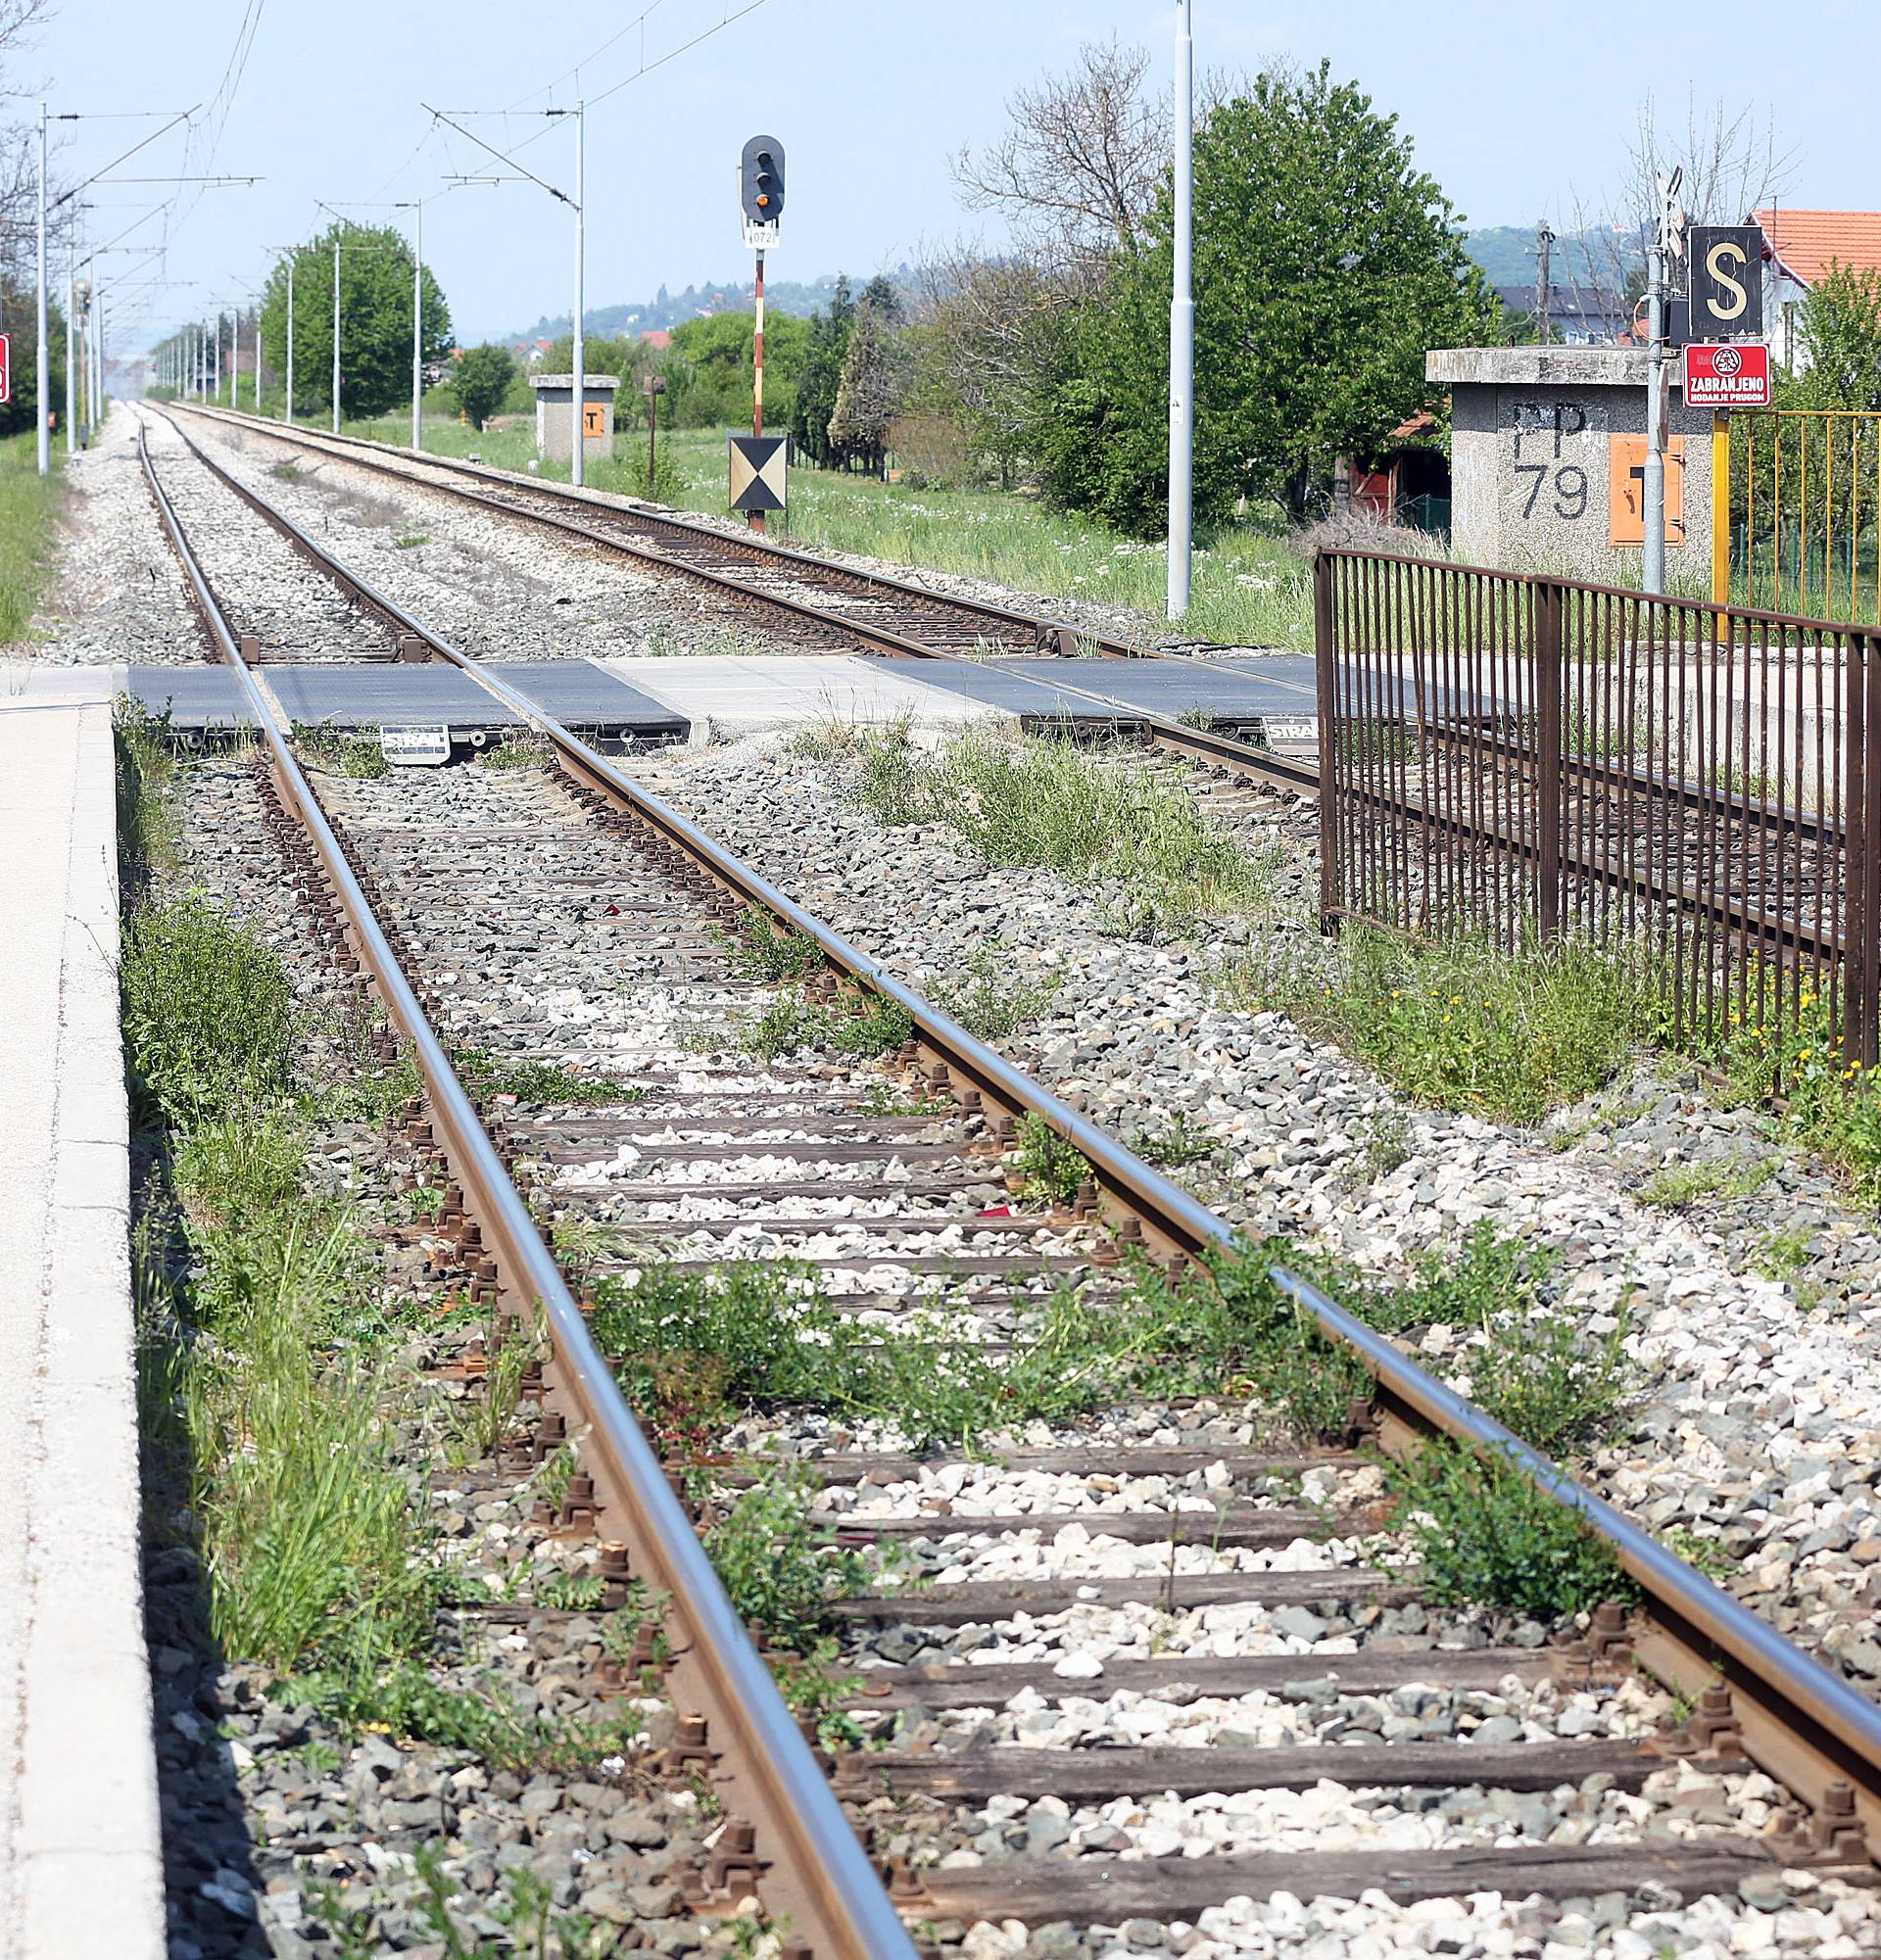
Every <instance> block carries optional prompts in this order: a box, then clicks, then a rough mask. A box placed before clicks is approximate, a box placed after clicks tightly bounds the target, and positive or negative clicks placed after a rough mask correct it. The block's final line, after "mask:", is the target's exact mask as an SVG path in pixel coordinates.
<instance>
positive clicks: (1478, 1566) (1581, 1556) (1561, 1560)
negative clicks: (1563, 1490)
mask: <svg viewBox="0 0 1881 1960" xmlns="http://www.w3.org/2000/svg"><path fill="white" fill-rule="evenodd" d="M1386 1476H1387V1478H1388V1480H1389V1482H1390V1485H1391V1487H1392V1489H1393V1490H1394V1491H1395V1492H1396V1493H1397V1495H1398V1497H1399V1498H1400V1499H1401V1500H1402V1511H1401V1515H1400V1518H1399V1520H1398V1522H1399V1525H1400V1528H1402V1529H1403V1530H1405V1531H1406V1532H1407V1533H1408V1535H1409V1539H1410V1544H1411V1550H1412V1554H1413V1562H1414V1563H1415V1564H1416V1565H1417V1567H1418V1568H1419V1572H1420V1581H1421V1586H1422V1589H1423V1592H1424V1593H1425V1594H1426V1595H1427V1597H1428V1598H1429V1599H1430V1600H1431V1601H1433V1602H1434V1603H1435V1604H1437V1605H1440V1606H1448V1605H1464V1604H1479V1605H1489V1606H1500V1607H1503V1608H1504V1609H1506V1610H1508V1611H1511V1612H1519V1613H1526V1614H1529V1615H1531V1616H1533V1617H1535V1618H1537V1619H1540V1620H1542V1621H1543V1622H1544V1623H1545V1622H1548V1621H1551V1620H1554V1619H1556V1618H1558V1617H1560V1616H1561V1615H1563V1614H1568V1613H1581V1612H1587V1611H1590V1610H1591V1609H1592V1608H1593V1607H1595V1606H1597V1605H1599V1604H1600V1602H1601V1601H1603V1600H1625V1599H1629V1598H1631V1597H1632V1595H1633V1593H1634V1592H1635V1591H1636V1590H1637V1589H1636V1588H1635V1587H1634V1585H1633V1583H1632V1581H1631V1580H1629V1579H1628V1578H1627V1576H1626V1574H1625V1573H1624V1572H1622V1571H1621V1570H1620V1566H1619V1561H1618V1559H1617V1558H1616V1557H1615V1555H1614V1554H1613V1552H1612V1550H1611V1549H1610V1548H1609V1546H1608V1545H1607V1543H1606V1541H1605V1540H1604V1539H1600V1538H1597V1537H1595V1536H1594V1534H1593V1533H1592V1532H1591V1531H1589V1530H1588V1529H1587V1527H1586V1526H1585V1525H1584V1524H1582V1523H1581V1521H1580V1519H1579V1517H1578V1516H1577V1515H1576V1514H1575V1513H1574V1512H1573V1511H1571V1510H1569V1509H1568V1507H1567V1506H1566V1505H1564V1504H1562V1503H1560V1502H1559V1501H1558V1500H1557V1499H1556V1498H1554V1497H1552V1496H1551V1495H1550V1494H1549V1493H1548V1492H1547V1491H1546V1490H1544V1489H1543V1488H1542V1487H1541V1485H1540V1484H1538V1483H1537V1482H1536V1481H1535V1480H1534V1479H1533V1478H1532V1477H1530V1476H1529V1475H1528V1474H1527V1473H1526V1472H1525V1471H1523V1470H1521V1469H1519V1467H1517V1466H1516V1465H1515V1464H1513V1463H1508V1462H1500V1461H1496V1460H1494V1459H1492V1458H1485V1457H1477V1456H1474V1455H1472V1454H1471V1452H1469V1451H1467V1450H1465V1449H1462V1448H1461V1447H1459V1446H1457V1445H1454V1444H1434V1443H1433V1444H1430V1445H1427V1446H1426V1447H1425V1448H1424V1449H1423V1450H1422V1451H1421V1452H1420V1453H1419V1454H1418V1455H1417V1456H1416V1457H1414V1458H1411V1459H1410V1460H1409V1461H1408V1462H1404V1463H1392V1464H1390V1465H1389V1466H1388V1468H1387V1470H1386Z"/></svg>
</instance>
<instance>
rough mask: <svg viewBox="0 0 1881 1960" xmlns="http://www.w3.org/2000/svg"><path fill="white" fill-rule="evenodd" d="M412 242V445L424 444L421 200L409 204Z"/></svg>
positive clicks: (419, 447) (415, 446) (422, 228)
mask: <svg viewBox="0 0 1881 1960" xmlns="http://www.w3.org/2000/svg"><path fill="white" fill-rule="evenodd" d="M412 210H413V212H414V213H415V218H414V221H413V225H412V244H411V447H412V448H413V449H414V450H421V449H423V447H424V421H423V401H424V200H423V199H422V198H418V199H417V200H416V201H415V202H414V203H413V205H412Z"/></svg>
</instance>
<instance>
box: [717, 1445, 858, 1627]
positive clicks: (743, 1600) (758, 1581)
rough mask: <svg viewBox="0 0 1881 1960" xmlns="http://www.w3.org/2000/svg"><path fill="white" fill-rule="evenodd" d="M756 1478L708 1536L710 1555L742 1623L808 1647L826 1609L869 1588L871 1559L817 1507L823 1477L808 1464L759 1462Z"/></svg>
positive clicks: (755, 1467) (822, 1623)
mask: <svg viewBox="0 0 1881 1960" xmlns="http://www.w3.org/2000/svg"><path fill="white" fill-rule="evenodd" d="M749 1467H750V1468H751V1469H752V1470H754V1471H755V1472H756V1481H754V1482H753V1483H751V1484H750V1485H748V1487H747V1488H746V1489H745V1490H743V1491H741V1492H740V1493H739V1495H738V1496H737V1498H735V1499H734V1500H733V1502H732V1504H731V1505H730V1506H729V1507H728V1508H727V1510H726V1511H725V1513H724V1515H723V1516H722V1517H720V1518H719V1519H718V1520H717V1521H716V1522H715V1523H714V1524H713V1525H712V1526H711V1528H710V1529H709V1530H708V1531H707V1532H706V1534H705V1552H706V1555H707V1556H708V1557H709V1558H710V1559H711V1561H712V1564H713V1566H714V1568H715V1569H716V1570H717V1572H718V1576H719V1578H720V1579H721V1580H723V1581H724V1584H725V1590H726V1592H727V1593H729V1594H730V1595H731V1600H732V1604H733V1605H734V1606H735V1607H736V1608H737V1609H738V1616H739V1618H740V1619H742V1620H746V1621H751V1620H755V1621H756V1622H757V1623H758V1624H759V1625H760V1626H762V1627H764V1628H765V1629H766V1630H767V1631H768V1632H769V1634H770V1635H771V1637H772V1639H773V1640H777V1641H781V1642H782V1643H784V1645H786V1646H787V1647H793V1648H796V1649H799V1650H808V1649H811V1648H813V1647H815V1646H816V1645H817V1643H818V1641H819V1639H820V1638H821V1636H822V1635H823V1634H824V1632H825V1620H826V1613H825V1608H826V1607H827V1606H828V1604H829V1602H830V1601H831V1600H833V1599H834V1598H836V1597H837V1595H838V1594H840V1593H852V1592H855V1591H856V1590H858V1589H859V1588H860V1587H861V1586H863V1585H864V1584H866V1582H867V1580H868V1578H869V1574H870V1563H869V1560H868V1559H867V1558H865V1557H863V1556H862V1555H861V1554H859V1553H855V1552H845V1551H842V1550H840V1549H839V1548H838V1546H837V1543H836V1531H835V1526H834V1524H833V1522H832V1521H831V1520H829V1519H827V1518H820V1517H818V1516H817V1515H815V1513H814V1512H813V1511H812V1509H811V1506H812V1504H813V1502H814V1500H815V1498H816V1495H817V1493H818V1491H819V1490H821V1488H822V1480H821V1479H820V1478H819V1477H818V1476H817V1474H816V1472H815V1471H814V1470H812V1469H810V1468H809V1467H808V1466H807V1465H800V1464H788V1463H777V1462H772V1461H768V1460H765V1459H761V1458H758V1459H753V1460H752V1462H751V1464H750V1466H749Z"/></svg>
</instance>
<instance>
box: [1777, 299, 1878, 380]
mask: <svg viewBox="0 0 1881 1960" xmlns="http://www.w3.org/2000/svg"><path fill="white" fill-rule="evenodd" d="M1797 333H1798V338H1799V339H1800V341H1801V343H1802V352H1803V355H1804V357H1805V359H1804V360H1803V361H1800V362H1799V363H1798V371H1797V373H1796V374H1795V376H1794V377H1793V379H1792V381H1791V383H1790V385H1789V386H1788V387H1787V388H1786V389H1785V390H1784V401H1783V406H1785V407H1786V408H1865V409H1871V410H1872V409H1881V270H1877V269H1875V268H1874V267H1873V266H1870V267H1868V268H1867V269H1866V270H1861V269H1857V267H1855V266H1850V265H1840V264H1837V265H1831V266H1830V267H1829V269H1828V271H1827V272H1825V273H1824V274H1823V275H1822V277H1821V278H1820V279H1818V280H1817V281H1816V282H1815V284H1814V285H1813V286H1812V287H1810V289H1809V295H1808V297H1807V298H1806V299H1805V300H1804V302H1803V309H1802V311H1801V313H1800V314H1799V315H1798V318H1797Z"/></svg>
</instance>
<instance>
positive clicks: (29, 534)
mask: <svg viewBox="0 0 1881 1960" xmlns="http://www.w3.org/2000/svg"><path fill="white" fill-rule="evenodd" d="M14 346H15V350H16V352H15V357H14V358H15V359H19V358H20V355H19V348H20V341H19V339H18V338H17V337H16V339H15V342H14ZM60 448H61V446H60V445H59V444H58V443H57V442H55V443H54V444H53V450H52V454H53V467H52V469H51V471H50V472H49V473H48V474H47V475H45V476H41V475H40V474H39V458H38V447H37V435H36V433H35V431H33V430H32V429H26V430H25V431H24V433H22V434H20V435H14V436H7V437H4V438H0V645H9V644H11V643H12V642H14V641H17V640H24V639H25V638H26V637H27V633H28V630H29V629H30V627H31V624H32V615H33V613H34V611H35V610H36V609H37V607H38V604H39V598H40V595H41V594H42V593H43V592H44V591H45V588H46V580H47V579H48V578H49V577H50V576H51V572H52V546H53V529H54V526H55V525H56V524H57V522H58V518H59V512H60V510H61V508H62V507H63V506H64V502H65V497H66V480H65V476H64V473H63V464H62V462H61V460H60Z"/></svg>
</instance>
